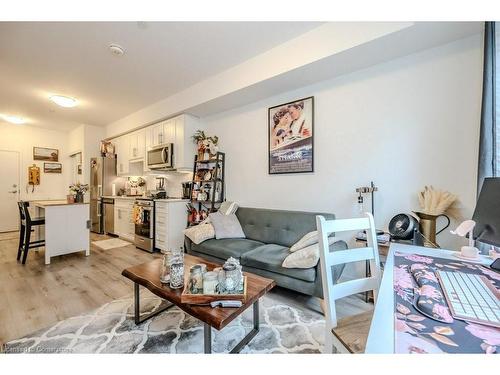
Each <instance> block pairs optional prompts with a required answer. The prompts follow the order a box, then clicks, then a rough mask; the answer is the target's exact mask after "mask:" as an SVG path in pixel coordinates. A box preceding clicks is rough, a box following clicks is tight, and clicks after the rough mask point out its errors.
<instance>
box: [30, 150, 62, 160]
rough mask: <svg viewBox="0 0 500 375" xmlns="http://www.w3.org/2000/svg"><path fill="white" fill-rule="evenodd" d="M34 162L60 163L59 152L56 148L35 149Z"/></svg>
mask: <svg viewBox="0 0 500 375" xmlns="http://www.w3.org/2000/svg"><path fill="white" fill-rule="evenodd" d="M33 160H44V161H59V150H56V149H55V148H45V147H33Z"/></svg>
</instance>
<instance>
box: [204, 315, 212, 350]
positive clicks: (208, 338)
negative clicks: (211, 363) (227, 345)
mask: <svg viewBox="0 0 500 375" xmlns="http://www.w3.org/2000/svg"><path fill="white" fill-rule="evenodd" d="M203 345H204V348H205V354H210V353H212V327H211V326H210V325H209V324H207V323H203Z"/></svg>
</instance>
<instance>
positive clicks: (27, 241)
mask: <svg viewBox="0 0 500 375" xmlns="http://www.w3.org/2000/svg"><path fill="white" fill-rule="evenodd" d="M25 230H26V235H25V237H24V254H23V261H22V263H23V264H26V258H27V257H28V251H29V248H30V242H31V226H28V225H27V226H26V229H25Z"/></svg>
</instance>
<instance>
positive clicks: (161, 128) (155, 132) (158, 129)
mask: <svg viewBox="0 0 500 375" xmlns="http://www.w3.org/2000/svg"><path fill="white" fill-rule="evenodd" d="M164 143H166V141H165V121H162V122H159V123H157V124H154V125H151V147H155V146H158V145H162V144H164Z"/></svg>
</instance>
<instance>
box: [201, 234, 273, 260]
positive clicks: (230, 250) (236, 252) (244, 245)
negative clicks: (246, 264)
mask: <svg viewBox="0 0 500 375" xmlns="http://www.w3.org/2000/svg"><path fill="white" fill-rule="evenodd" d="M262 245H263V243H262V242H259V241H253V240H247V239H245V238H224V239H221V240H215V239H213V240H207V241H205V242H202V243H200V244H199V245H196V244H194V243H193V244H192V249H193V250H194V251H196V252H198V253H202V254H207V255H211V256H213V257H216V258H219V259H221V260H227V259H228V258H229V257H234V258H236V259H240V257H241V255H242V254H244V253H246V252H247V251H250V250H253V249H255V248H257V247H259V246H262Z"/></svg>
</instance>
